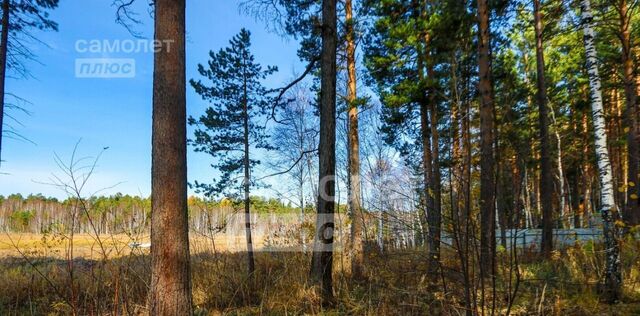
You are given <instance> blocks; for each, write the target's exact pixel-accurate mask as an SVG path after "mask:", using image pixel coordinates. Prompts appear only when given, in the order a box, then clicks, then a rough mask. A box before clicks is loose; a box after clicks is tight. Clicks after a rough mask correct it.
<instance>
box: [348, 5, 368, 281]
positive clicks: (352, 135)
mask: <svg viewBox="0 0 640 316" xmlns="http://www.w3.org/2000/svg"><path fill="white" fill-rule="evenodd" d="M345 11H346V28H347V75H348V79H347V102H349V113H348V114H349V184H350V185H349V209H350V210H351V213H350V214H351V247H352V249H351V251H352V257H351V274H352V276H353V277H354V278H361V277H362V275H363V271H362V267H363V265H364V244H363V243H364V236H363V226H364V225H363V224H364V223H363V221H364V218H363V216H362V207H361V205H360V200H361V197H360V140H359V135H358V107H357V104H356V100H357V94H356V44H355V31H354V21H353V5H352V0H346V1H345Z"/></svg>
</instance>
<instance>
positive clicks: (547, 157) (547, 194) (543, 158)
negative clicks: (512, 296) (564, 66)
mask: <svg viewBox="0 0 640 316" xmlns="http://www.w3.org/2000/svg"><path fill="white" fill-rule="evenodd" d="M533 7H534V12H533V16H534V19H535V23H534V28H535V36H536V72H537V81H536V83H537V87H538V93H537V95H536V98H537V103H538V113H539V115H538V127H539V129H540V202H541V203H542V245H541V248H542V249H541V250H542V254H543V255H544V256H545V257H547V258H549V257H551V251H552V250H553V203H552V202H553V199H552V198H553V175H552V174H551V152H550V149H549V110H548V109H549V108H548V107H547V86H546V83H545V77H544V50H543V47H542V12H540V0H533Z"/></svg>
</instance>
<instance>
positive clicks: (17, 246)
mask: <svg viewBox="0 0 640 316" xmlns="http://www.w3.org/2000/svg"><path fill="white" fill-rule="evenodd" d="M253 240H254V244H255V247H256V249H257V250H260V249H261V248H263V247H264V238H263V236H254V239H253ZM134 242H137V243H140V244H148V243H149V235H148V234H146V235H137V236H130V235H126V234H117V235H100V236H98V237H96V236H95V235H91V234H75V235H74V236H73V257H74V258H78V257H80V258H85V259H98V258H102V257H103V251H102V247H104V252H105V253H106V254H107V257H108V258H116V257H120V256H125V255H128V254H130V253H131V251H132V250H134V249H132V247H131V245H132V243H134ZM100 244H102V247H101V246H100ZM190 245H191V252H192V253H193V254H198V253H202V252H207V251H211V250H213V249H214V248H215V250H216V251H226V252H242V251H245V250H246V241H245V239H244V237H243V236H233V237H228V236H226V235H219V236H215V237H214V238H209V237H205V236H201V235H195V234H192V235H191V237H190ZM69 246H70V237H69V235H64V236H63V235H43V234H31V233H0V258H3V257H20V256H22V255H23V254H36V253H37V254H40V255H43V256H52V257H58V256H59V257H66V255H67V253H68V251H69ZM134 251H141V252H145V251H148V249H146V248H138V249H135V250H134Z"/></svg>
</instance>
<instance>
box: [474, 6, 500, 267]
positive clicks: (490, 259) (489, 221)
mask: <svg viewBox="0 0 640 316" xmlns="http://www.w3.org/2000/svg"><path fill="white" fill-rule="evenodd" d="M477 3H478V71H479V72H478V76H479V82H478V91H479V93H480V152H481V154H480V274H481V276H482V277H483V278H484V277H488V276H489V275H490V274H493V267H494V257H495V242H496V240H495V205H496V203H495V199H496V197H495V185H496V184H495V180H496V179H495V177H496V174H495V157H494V148H493V144H494V125H495V122H494V104H493V101H494V100H493V80H492V76H491V53H490V51H491V34H490V24H489V4H488V0H477Z"/></svg>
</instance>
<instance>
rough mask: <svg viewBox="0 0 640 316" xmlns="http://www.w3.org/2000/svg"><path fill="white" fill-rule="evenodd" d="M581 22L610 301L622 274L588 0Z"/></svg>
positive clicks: (615, 298)
mask: <svg viewBox="0 0 640 316" xmlns="http://www.w3.org/2000/svg"><path fill="white" fill-rule="evenodd" d="M581 9H582V15H581V20H582V21H581V23H582V28H583V31H584V46H585V51H586V55H587V56H586V57H587V58H586V59H587V71H588V73H589V87H590V89H591V110H592V112H593V113H592V115H593V133H594V138H595V151H596V160H597V163H598V174H599V178H600V198H601V201H600V203H601V212H602V220H603V231H604V243H605V256H606V268H605V271H604V282H603V283H604V284H603V288H602V290H603V291H602V292H603V295H604V297H605V299H606V300H607V301H609V302H611V303H613V302H616V301H618V300H619V299H620V295H621V287H622V275H621V271H620V246H619V244H618V236H617V233H616V228H615V224H614V222H615V219H616V218H617V217H618V208H617V206H616V205H615V202H614V199H613V194H614V193H613V178H612V177H611V164H610V162H609V152H608V149H607V134H606V130H605V120H604V110H603V106H602V92H601V83H600V74H599V73H598V59H597V54H596V47H595V43H594V32H593V27H592V23H593V15H592V14H591V3H590V1H589V0H582V1H581Z"/></svg>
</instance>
